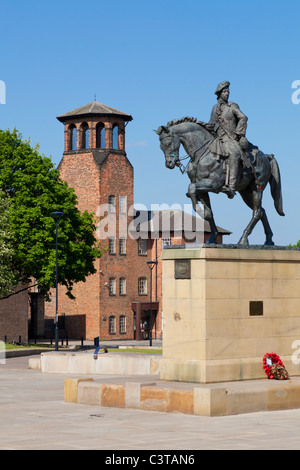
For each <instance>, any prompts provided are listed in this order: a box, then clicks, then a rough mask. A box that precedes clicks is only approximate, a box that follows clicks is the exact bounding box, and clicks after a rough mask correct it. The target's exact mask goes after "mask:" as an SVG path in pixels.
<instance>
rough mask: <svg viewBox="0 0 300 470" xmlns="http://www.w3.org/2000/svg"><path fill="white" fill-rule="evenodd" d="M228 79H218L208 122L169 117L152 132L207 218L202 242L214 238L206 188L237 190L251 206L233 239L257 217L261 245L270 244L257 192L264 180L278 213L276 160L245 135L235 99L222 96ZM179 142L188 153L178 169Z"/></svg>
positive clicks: (279, 196)
mask: <svg viewBox="0 0 300 470" xmlns="http://www.w3.org/2000/svg"><path fill="white" fill-rule="evenodd" d="M229 85H230V83H229V82H222V83H220V84H219V85H218V87H217V89H216V92H215V93H216V95H217V97H218V103H217V104H216V105H215V106H214V107H213V110H212V113H211V118H210V121H209V123H204V122H202V121H197V120H196V119H195V118H188V117H186V118H182V119H176V120H173V121H170V122H169V123H168V124H167V126H161V127H159V129H158V130H157V131H155V132H156V133H157V134H158V135H159V139H160V147H161V149H162V151H163V152H164V155H165V164H166V167H167V168H169V169H173V168H175V166H178V167H179V168H180V169H181V171H182V172H183V173H185V172H186V173H187V174H188V176H189V178H190V180H191V184H190V185H189V189H188V193H187V196H188V197H190V198H191V200H192V204H193V208H194V210H195V211H196V212H197V213H198V214H199V215H200V216H201V217H202V218H203V219H204V220H206V221H207V222H208V223H209V224H210V229H211V236H210V238H209V240H208V241H207V243H210V244H211V243H212V244H216V243H217V241H216V236H217V233H218V231H217V227H216V224H215V221H214V217H213V212H212V209H211V204H210V198H209V192H213V193H220V192H223V193H225V194H227V196H228V197H229V198H233V197H234V195H235V191H237V192H239V193H240V195H241V196H242V198H243V200H244V202H245V203H246V204H247V205H248V206H249V207H250V208H251V209H252V211H253V213H252V219H251V221H250V222H249V224H248V226H247V227H246V229H245V230H244V232H243V235H242V237H241V239H240V241H239V245H244V246H245V245H248V244H249V241H248V237H249V235H250V234H251V233H252V230H253V229H254V227H255V225H256V224H257V222H258V221H259V220H261V222H262V224H263V227H264V231H265V235H266V241H265V245H274V242H273V240H272V237H273V233H272V230H271V228H270V225H269V222H268V219H267V216H266V212H265V210H264V208H263V207H262V195H263V191H264V189H265V188H266V186H267V184H268V183H269V184H270V187H271V194H272V197H273V200H274V205H275V208H276V210H277V212H278V214H279V215H281V216H284V212H283V205H282V192H281V178H280V171H279V166H278V163H277V161H276V159H275V158H274V155H266V154H264V153H263V152H262V151H260V150H259V149H258V147H256V146H254V145H253V144H251V143H250V142H249V141H248V140H247V139H246V136H245V134H246V128H247V117H246V116H245V114H243V113H242V111H241V110H240V108H239V106H238V105H237V104H236V103H232V102H228V97H229ZM181 145H182V146H183V147H184V149H185V151H186V153H187V155H188V156H189V157H190V162H189V164H188V165H187V166H186V168H184V170H182V168H183V165H182V163H181V161H180V158H179V148H180V146H181ZM198 202H200V203H201V204H202V205H203V210H202V208H201V206H200V205H199V204H198Z"/></svg>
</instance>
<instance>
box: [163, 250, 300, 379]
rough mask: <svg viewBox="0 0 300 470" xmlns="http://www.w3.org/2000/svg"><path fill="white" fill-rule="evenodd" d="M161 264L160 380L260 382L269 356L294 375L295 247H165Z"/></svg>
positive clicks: (299, 278) (299, 332)
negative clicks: (280, 362) (264, 363)
mask: <svg viewBox="0 0 300 470" xmlns="http://www.w3.org/2000/svg"><path fill="white" fill-rule="evenodd" d="M162 260H163V261H162V262H163V357H162V361H161V368H160V379H161V380H171V381H183V382H195V383H213V382H225V381H237V380H249V379H259V378H266V375H265V372H264V370H263V367H262V362H263V357H264V355H265V354H266V353H271V352H274V353H276V354H277V355H279V356H280V358H281V359H282V361H283V363H284V365H285V367H286V369H287V370H288V372H289V374H290V376H293V375H294V376H296V375H300V365H299V364H297V363H296V362H299V361H295V360H292V355H293V354H294V357H295V353H296V352H297V351H295V349H294V348H295V347H297V343H296V342H297V340H298V349H299V348H300V346H299V345H300V250H297V249H295V250H293V249H283V248H282V249H281V248H280V247H277V248H276V247H272V248H261V247H260V249H259V247H256V248H255V247H253V248H252V247H249V248H247V249H240V248H237V247H235V248H227V247H226V245H223V246H220V247H218V248H213V247H207V246H205V245H204V246H202V247H199V248H194V249H186V248H184V247H180V248H168V249H165V250H164V251H163V254H162ZM295 345H296V346H295ZM299 358H300V351H299Z"/></svg>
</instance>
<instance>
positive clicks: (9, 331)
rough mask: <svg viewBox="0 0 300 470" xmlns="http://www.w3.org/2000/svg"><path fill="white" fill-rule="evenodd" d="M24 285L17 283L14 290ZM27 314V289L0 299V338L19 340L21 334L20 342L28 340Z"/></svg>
mask: <svg viewBox="0 0 300 470" xmlns="http://www.w3.org/2000/svg"><path fill="white" fill-rule="evenodd" d="M23 288H24V285H21V284H20V285H19V286H18V287H17V288H16V290H17V291H18V290H20V289H23ZM28 314H29V296H28V291H27V290H24V291H22V292H20V293H19V294H15V295H12V296H11V297H9V298H8V299H4V300H1V301H0V340H1V341H4V337H5V336H7V341H8V342H12V341H16V342H18V341H19V336H21V341H22V343H27V342H28Z"/></svg>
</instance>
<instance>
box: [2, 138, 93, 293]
mask: <svg viewBox="0 0 300 470" xmlns="http://www.w3.org/2000/svg"><path fill="white" fill-rule="evenodd" d="M0 190H2V191H3V192H4V193H5V195H6V196H7V197H8V198H9V199H10V209H11V210H10V228H11V233H12V247H13V249H14V257H13V260H12V269H13V271H15V270H17V271H18V273H19V279H18V280H20V281H21V280H26V279H28V278H29V277H34V278H35V279H36V281H37V283H38V285H39V288H40V289H41V291H42V292H43V293H45V294H47V292H49V289H50V288H51V287H53V286H54V285H55V266H56V261H55V260H56V257H55V254H56V251H55V223H54V221H53V219H52V217H51V216H50V213H51V212H54V211H61V212H63V214H64V215H63V218H62V219H61V221H60V223H59V229H58V260H59V270H58V273H59V283H60V284H62V285H64V286H65V287H66V289H67V294H68V295H69V296H70V297H73V296H72V287H73V284H74V283H76V282H79V281H85V279H86V277H87V276H88V275H90V274H93V273H95V271H96V269H95V266H94V264H95V260H96V259H97V258H99V257H100V256H101V251H100V249H99V246H98V244H97V239H96V237H95V221H94V215H93V214H91V213H88V212H87V211H85V212H84V213H81V212H80V211H79V210H78V208H77V197H76V195H75V193H74V190H73V189H72V188H69V187H68V185H67V183H66V182H64V181H62V180H61V178H60V175H59V171H58V170H57V169H56V168H55V167H54V165H53V163H52V161H51V159H50V158H48V157H45V156H41V155H40V154H39V149H38V147H36V148H35V149H33V148H32V147H31V146H30V142H28V141H23V140H22V136H21V134H20V133H19V132H18V131H17V130H14V131H12V132H11V131H9V130H6V131H3V130H0Z"/></svg>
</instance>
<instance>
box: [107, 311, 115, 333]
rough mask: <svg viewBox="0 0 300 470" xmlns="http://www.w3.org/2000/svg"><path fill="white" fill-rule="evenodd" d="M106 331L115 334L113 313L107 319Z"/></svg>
mask: <svg viewBox="0 0 300 470" xmlns="http://www.w3.org/2000/svg"><path fill="white" fill-rule="evenodd" d="M108 333H109V334H110V335H115V334H116V317H115V316H114V315H110V317H109V319H108Z"/></svg>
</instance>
